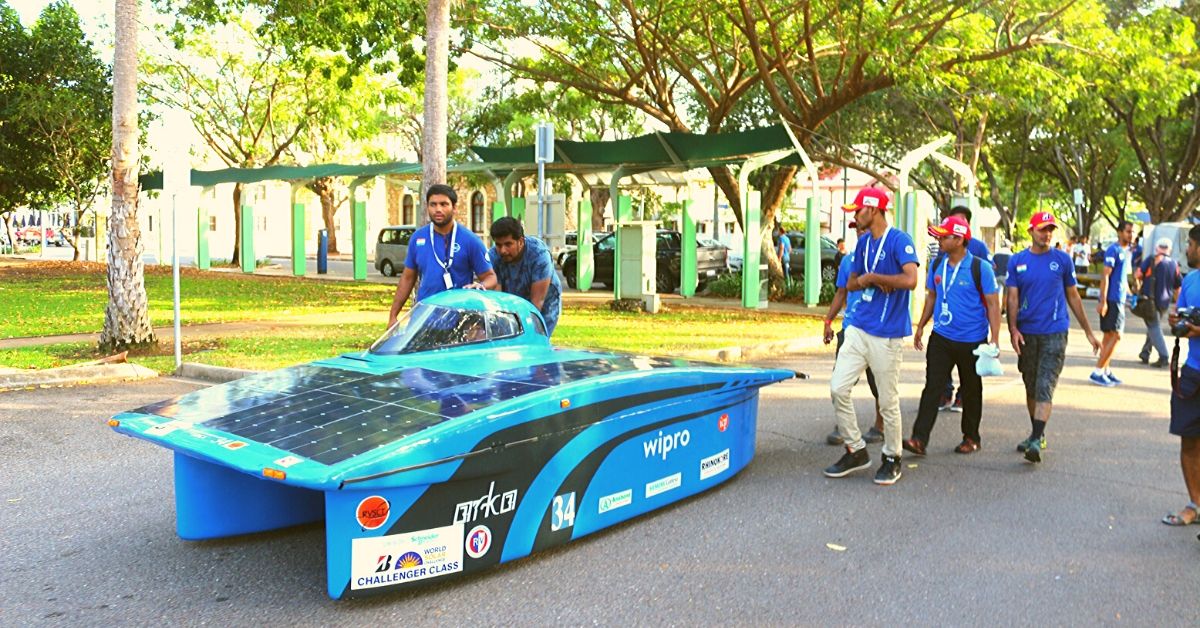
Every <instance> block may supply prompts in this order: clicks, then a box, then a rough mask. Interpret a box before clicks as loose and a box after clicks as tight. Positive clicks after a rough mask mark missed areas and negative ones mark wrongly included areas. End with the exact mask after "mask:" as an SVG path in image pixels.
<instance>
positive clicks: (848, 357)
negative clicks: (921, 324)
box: [825, 188, 945, 485]
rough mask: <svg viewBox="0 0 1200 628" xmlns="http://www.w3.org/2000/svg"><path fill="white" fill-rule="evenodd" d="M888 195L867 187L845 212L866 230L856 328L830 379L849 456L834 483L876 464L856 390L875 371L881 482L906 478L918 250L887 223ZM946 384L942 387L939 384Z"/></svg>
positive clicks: (857, 259)
mask: <svg viewBox="0 0 1200 628" xmlns="http://www.w3.org/2000/svg"><path fill="white" fill-rule="evenodd" d="M887 206H888V197H887V194H885V193H884V191H883V190H880V189H877V188H864V189H862V190H860V191H859V193H858V195H857V196H856V197H855V198H854V202H853V203H851V204H849V205H845V206H843V207H842V209H844V210H845V211H852V212H854V221H855V222H856V223H857V224H858V225H859V226H860V227H865V228H866V229H867V233H865V234H863V236H862V237H860V238H859V239H858V245H857V246H855V248H854V267H853V272H851V274H850V279H849V281H847V282H846V289H847V290H848V291H850V292H855V291H861V292H862V294H861V295H860V296H859V301H858V306H857V308H856V309H855V311H854V326H853V327H848V328H846V330H845V331H846V342H845V344H843V345H842V351H841V354H840V355H839V356H838V359H837V362H836V363H835V364H834V367H833V377H832V378H831V380H830V382H829V389H830V395H831V397H832V398H833V407H834V412H835V413H836V415H837V421H838V432H839V433H840V434H841V436H842V440H843V441H845V443H846V454H845V455H843V456H842V457H841V458H840V459H839V460H838V461H837V462H836V463H834V464H833V465H832V466H830V467H828V468H826V469H825V475H826V476H828V477H831V478H840V477H845V476H847V475H849V474H851V473H853V472H855V471H859V470H862V469H866V468H868V467H870V466H871V458H870V455H869V454H868V453H867V449H866V447H867V444H866V442H864V441H863V438H862V433H861V432H860V431H859V429H858V417H857V416H856V415H855V413H854V400H853V398H852V397H851V392H852V391H853V390H854V384H855V383H856V382H857V381H858V378H859V376H861V375H862V373H863V371H864V370H866V369H867V367H870V368H871V372H872V373H874V374H875V384H876V387H877V389H878V390H879V411H880V413H881V414H882V415H883V464H882V465H880V467H879V470H878V472H876V474H875V483H876V484H883V485H890V484H895V483H896V481H897V480H899V479H900V452H901V442H900V441H901V440H902V439H903V436H902V434H901V430H902V427H901V424H900V397H899V395H898V392H897V389H898V387H899V384H900V362H901V360H902V358H903V352H904V338H905V337H907V336H908V335H909V334H911V333H912V318H911V316H910V315H909V303H910V298H911V296H910V292H911V291H912V290H913V289H914V288H916V286H917V272H918V271H917V266H918V264H919V262H918V260H917V250H916V248H915V247H914V246H913V241H912V238H910V237H909V236H908V234H906V233H904V232H903V231H901V230H899V229H894V228H892V227H889V226H888V223H887V216H886V214H885V213H884V212H885V211H887ZM944 383H945V380H942V381H941V382H938V384H939V385H942V384H944Z"/></svg>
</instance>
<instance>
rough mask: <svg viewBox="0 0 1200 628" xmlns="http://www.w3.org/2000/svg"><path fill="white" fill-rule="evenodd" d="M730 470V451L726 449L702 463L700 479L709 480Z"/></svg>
mask: <svg viewBox="0 0 1200 628" xmlns="http://www.w3.org/2000/svg"><path fill="white" fill-rule="evenodd" d="M728 469H729V450H728V449H726V450H725V451H722V452H720V453H718V454H716V455H713V456H709V457H707V458H705V459H703V460H701V461H700V479H701V480H707V479H708V478H711V477H712V476H714V475H717V474H718V473H721V472H722V471H726V470H728Z"/></svg>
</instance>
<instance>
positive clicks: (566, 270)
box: [562, 260, 579, 290]
mask: <svg viewBox="0 0 1200 628" xmlns="http://www.w3.org/2000/svg"><path fill="white" fill-rule="evenodd" d="M562 272H563V277H565V278H566V280H567V287H568V288H570V289H572V290H574V289H575V286H576V284H578V283H579V282H578V281H576V280H575V262H574V260H572V261H568V262H564V263H563V265H562Z"/></svg>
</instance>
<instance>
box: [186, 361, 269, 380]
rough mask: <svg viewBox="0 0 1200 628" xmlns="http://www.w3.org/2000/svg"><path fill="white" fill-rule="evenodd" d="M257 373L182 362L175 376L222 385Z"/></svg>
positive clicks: (248, 370)
mask: <svg viewBox="0 0 1200 628" xmlns="http://www.w3.org/2000/svg"><path fill="white" fill-rule="evenodd" d="M258 372H259V371H253V370H250V369H235V368H229V367H227V366H211V365H208V364H199V363H197V362H184V363H183V364H181V365H179V368H178V369H176V370H175V376H176V377H186V378H188V379H198V380H201V381H206V382H212V383H214V384H224V383H225V382H232V381H233V380H235V379H241V378H243V377H245V376H247V375H250V374H251V373H258Z"/></svg>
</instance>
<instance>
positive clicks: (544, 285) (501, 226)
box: [488, 216, 562, 336]
mask: <svg viewBox="0 0 1200 628" xmlns="http://www.w3.org/2000/svg"><path fill="white" fill-rule="evenodd" d="M491 234H492V242H493V243H494V245H493V246H492V248H491V250H489V251H488V257H489V258H490V259H491V260H492V263H493V264H495V269H496V278H497V279H499V281H500V289H501V290H503V291H505V292H507V293H509V294H515V295H517V296H519V297H521V298H522V299H525V300H526V301H529V302H530V303H532V304H533V306H534V307H536V308H537V309H538V311H539V312H541V313H542V319H543V320H545V321H546V335H547V336H549V335H551V334H553V333H554V328H555V327H556V326H557V325H558V315H559V314H560V313H562V284H560V283H559V281H558V273H557V272H555V270H554V260H552V259H551V258H550V249H548V248H546V245H545V244H544V243H543V242H542V241H541V240H539V239H537V238H535V237H533V236H527V235H525V227H522V226H521V222H520V221H519V220H517V219H516V218H512V217H510V216H505V217H503V218H497V219H496V221H495V222H493V223H492V227H491Z"/></svg>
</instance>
